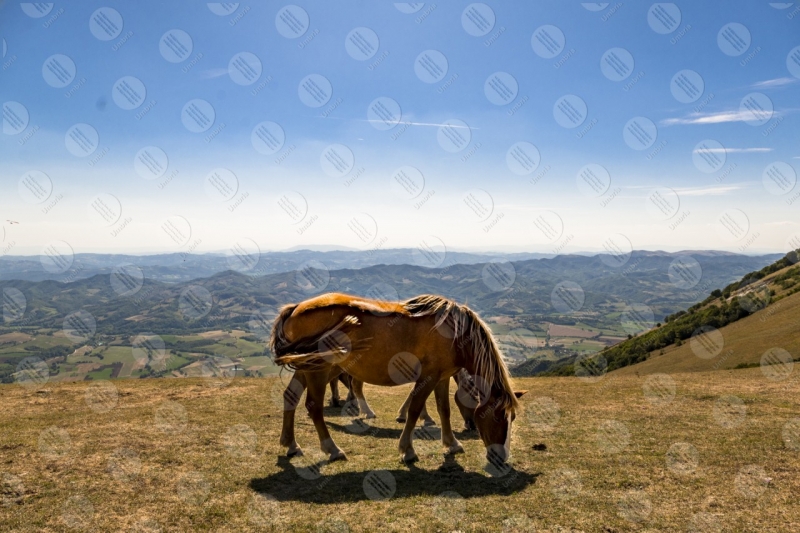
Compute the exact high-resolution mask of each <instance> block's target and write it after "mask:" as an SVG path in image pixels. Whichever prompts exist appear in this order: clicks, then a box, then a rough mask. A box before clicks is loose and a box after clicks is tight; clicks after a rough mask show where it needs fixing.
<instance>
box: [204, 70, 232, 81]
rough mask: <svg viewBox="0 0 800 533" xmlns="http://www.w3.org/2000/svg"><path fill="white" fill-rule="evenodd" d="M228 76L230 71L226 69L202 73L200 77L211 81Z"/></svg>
mask: <svg viewBox="0 0 800 533" xmlns="http://www.w3.org/2000/svg"><path fill="white" fill-rule="evenodd" d="M227 75H228V69H226V68H210V69H207V70H204V71H202V72H201V73H200V77H201V78H203V79H206V80H210V79H212V78H220V77H222V76H227Z"/></svg>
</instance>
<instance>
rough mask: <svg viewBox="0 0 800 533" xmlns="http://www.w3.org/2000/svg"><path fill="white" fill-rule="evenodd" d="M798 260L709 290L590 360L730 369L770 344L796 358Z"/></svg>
mask: <svg viewBox="0 0 800 533" xmlns="http://www.w3.org/2000/svg"><path fill="white" fill-rule="evenodd" d="M797 262H798V252H791V253H789V254H787V255H786V256H784V257H783V258H781V259H780V260H778V261H776V262H775V263H773V264H771V265H768V266H766V267H764V268H762V269H760V270H758V271H754V272H750V273H749V274H747V275H746V276H744V277H743V278H742V279H741V280H739V281H738V282H735V283H731V284H729V285H727V286H726V287H725V288H723V289H721V290H714V291H712V292H711V294H709V296H708V297H707V298H705V299H704V300H703V301H701V302H698V303H697V304H695V305H693V306H691V307H689V308H688V309H687V310H685V311H679V312H677V313H674V314H672V315H669V316H667V317H666V321H665V323H664V324H663V325H660V326H657V327H655V328H653V329H651V330H649V331H647V332H645V333H643V334H641V335H638V336H632V337H630V338H628V339H627V340H626V341H624V342H621V343H619V344H617V345H615V346H612V347H608V348H606V349H604V350H602V351H601V352H599V353H598V354H597V355H596V357H597V359H596V361H595V363H594V364H596V365H599V367H598V368H600V367H603V368H606V369H607V370H608V371H613V370H617V369H621V368H625V367H629V366H631V365H637V364H642V363H643V362H647V363H648V364H647V365H645V366H646V368H650V369H653V368H664V369H668V368H675V369H682V370H709V369H719V368H733V367H736V366H739V365H747V364H751V365H752V364H758V363H759V362H760V361H761V357H762V355H764V352H765V351H766V350H767V349H771V348H780V349H782V350H788V351H789V354H784V355H783V356H782V357H784V358H798V356H800V351H798V349H797V348H798V346H797V333H796V331H797V329H798V326H800V314H798V313H797V311H798V301H800V300H798V298H799V297H800V295H798V292H800V265H797V264H796V263H797ZM790 348H791V349H790ZM689 354H691V355H689ZM694 359H700V360H701V361H695V360H694ZM640 368H641V369H642V370H639V369H640ZM644 368H645V367H639V366H636V370H634V371H636V372H638V371H646V370H644ZM664 371H666V370H664ZM550 372H551V373H552V374H554V375H571V374H573V373H575V365H573V361H565V363H564V364H561V365H559V366H558V367H556V368H554V369H552V370H550Z"/></svg>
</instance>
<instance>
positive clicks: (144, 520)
mask: <svg viewBox="0 0 800 533" xmlns="http://www.w3.org/2000/svg"><path fill="white" fill-rule="evenodd" d="M285 379H286V376H285V375H284V380H285ZM654 380H655V381H654ZM659 380H660V381H659ZM670 380H671V381H670ZM671 384H674V386H675V395H674V396H673V395H672V394H671V390H672V389H671V386H670V385H671ZM516 386H517V387H518V388H526V389H530V392H529V393H528V394H527V395H526V396H524V397H523V404H524V405H525V408H526V410H525V412H524V413H522V414H520V416H519V418H518V420H517V422H516V423H515V425H514V438H513V440H512V452H513V460H512V465H513V469H512V470H511V471H508V472H500V473H498V472H494V474H495V476H494V477H493V476H492V475H491V474H490V473H488V472H486V471H485V470H484V466H485V460H484V453H485V452H484V447H483V445H482V444H481V442H480V440H479V439H478V438H477V435H476V434H472V433H460V434H458V436H459V438H460V439H461V441H462V443H463V444H464V447H465V449H466V453H465V454H464V455H458V456H455V457H450V458H445V457H444V456H443V455H442V454H441V449H440V445H439V444H440V443H438V442H437V441H429V440H425V439H422V438H418V439H417V440H416V449H417V452H418V453H419V454H420V457H421V461H420V462H419V463H417V464H416V465H415V466H412V467H408V466H405V465H402V464H400V463H399V462H398V452H397V438H398V436H399V432H400V426H399V424H397V423H396V422H394V415H395V412H396V410H397V408H398V407H399V405H400V403H401V402H402V401H403V399H404V397H405V395H406V394H407V393H408V387H397V388H391V389H385V388H377V387H371V386H368V387H367V388H366V394H367V398H368V399H369V401H370V404H371V405H372V407H373V409H375V411H376V412H377V413H378V415H379V418H378V419H377V421H375V424H374V425H372V426H365V425H362V424H355V423H353V421H352V419H351V418H348V417H343V416H342V412H341V410H340V409H333V408H328V409H326V412H327V414H326V416H327V420H328V423H329V427H330V428H331V432H332V435H333V436H334V438H335V439H336V441H337V443H338V444H339V446H341V447H342V448H343V449H344V450H345V451H346V452H347V453H348V456H349V461H347V462H337V463H332V464H325V462H324V461H322V462H320V463H318V462H317V461H318V460H321V459H323V457H321V456H320V455H319V454H318V453H317V451H316V450H317V444H318V441H317V437H316V433H315V432H314V429H313V426H312V424H311V422H310V420H309V419H308V418H307V417H306V416H305V414H304V413H303V412H302V410H301V411H299V412H298V417H297V438H298V441H299V442H300V444H301V445H302V446H303V447H304V449H305V451H306V456H305V457H304V458H301V459H294V460H292V461H289V460H288V459H286V458H285V457H283V453H284V450H283V449H282V448H281V447H280V446H279V445H278V437H279V433H280V427H281V408H280V401H279V400H280V393H281V392H282V386H281V381H280V380H279V379H278V378H264V379H242V378H236V379H233V380H231V381H219V380H214V379H208V380H202V379H161V380H150V379H148V380H134V379H129V380H115V381H111V382H77V383H48V384H45V385H42V386H39V387H35V388H33V389H26V388H22V387H20V386H18V385H5V386H0V404H2V405H3V406H4V409H3V410H2V412H0V429H1V431H0V530H3V531H6V530H10V531H64V530H70V529H72V528H73V526H76V527H78V528H83V529H86V530H92V531H120V530H123V531H127V530H129V529H131V528H137V527H138V528H139V529H136V530H137V531H155V530H157V529H154V528H155V527H158V528H160V529H161V530H162V531H189V530H194V531H345V529H342V528H341V525H342V523H345V524H346V525H347V526H348V527H349V530H350V531H379V530H380V531H445V532H449V531H454V530H461V531H509V532H510V531H553V532H555V531H575V530H578V531H604V532H610V531H631V530H638V531H646V530H647V531H686V530H687V529H690V530H691V529H692V528H694V530H700V531H713V530H715V529H709V527H711V526H714V525H716V526H718V529H716V530H719V531H723V530H724V531H792V530H797V529H798V527H800V509H798V507H797V505H796V494H797V493H798V491H800V451H798V450H800V424H798V425H795V426H793V425H791V424H790V425H788V426H787V422H789V421H790V420H791V419H793V418H794V417H796V416H797V413H798V408H800V394H798V393H800V380H798V379H797V376H796V374H795V375H793V376H790V377H789V378H787V379H786V380H784V381H770V380H768V379H767V378H766V377H765V376H764V375H763V374H762V373H761V372H760V370H759V369H748V370H737V371H735V372H731V371H719V372H705V373H703V372H697V373H686V374H673V375H672V376H670V377H668V378H664V377H663V376H662V377H659V378H650V379H649V380H646V379H645V378H644V377H641V378H640V377H637V376H634V375H622V374H616V373H612V374H609V375H607V376H605V377H603V378H602V379H600V380H599V381H597V382H594V383H589V382H584V381H581V380H579V379H577V378H538V379H537V378H527V379H517V380H516ZM100 387H105V388H104V389H101V388H100ZM731 396H736V397H738V398H739V400H740V401H738V400H736V399H735V398H731ZM429 407H432V406H431V405H429ZM431 412H433V410H432V411H431ZM454 422H456V426H457V427H458V426H460V422H459V421H458V419H457V412H456V413H454ZM433 435H435V433H433ZM684 443H685V444H684ZM365 479H368V480H374V479H377V480H382V481H383V482H385V483H387V485H386V486H388V487H389V489H391V487H392V483H393V484H394V491H393V493H392V494H391V497H388V498H386V499H381V495H382V494H383V495H388V494H390V493H391V490H389V492H384V493H378V492H375V491H373V490H372V489H368V490H366V491H365V488H364V487H365ZM367 486H368V487H370V486H371V485H367ZM373 498H377V499H373ZM700 526H703V527H704V528H701V527H700ZM148 527H150V529H147V528H148Z"/></svg>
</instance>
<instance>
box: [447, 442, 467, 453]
mask: <svg viewBox="0 0 800 533" xmlns="http://www.w3.org/2000/svg"><path fill="white" fill-rule="evenodd" d="M457 453H464V447H463V446H461V444H453V445H452V446H450V447H449V448H447V455H455V454H457Z"/></svg>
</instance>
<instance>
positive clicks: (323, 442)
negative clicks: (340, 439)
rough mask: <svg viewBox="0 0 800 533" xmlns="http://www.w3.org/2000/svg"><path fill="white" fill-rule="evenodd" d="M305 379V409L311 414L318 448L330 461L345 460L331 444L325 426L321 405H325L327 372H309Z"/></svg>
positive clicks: (339, 449)
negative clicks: (317, 436) (306, 385)
mask: <svg viewBox="0 0 800 533" xmlns="http://www.w3.org/2000/svg"><path fill="white" fill-rule="evenodd" d="M306 378H307V382H308V392H307V393H306V408H307V409H308V412H309V413H311V419H312V420H313V421H314V427H316V428H317V435H319V447H320V449H321V450H322V451H323V452H325V453H328V454H330V457H329V460H330V461H338V460H340V459H341V460H347V456H346V455H345V454H344V452H343V451H342V450H341V448H339V447H338V446H337V445H336V443H335V442H333V439H332V438H331V434H330V433H329V432H328V426H326V425H325V416H324V414H323V405H324V403H325V389H326V388H327V385H328V374H327V372H309V373H308V375H307V376H306Z"/></svg>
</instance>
